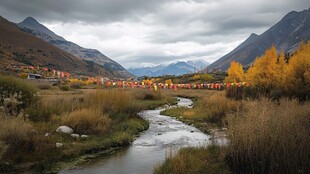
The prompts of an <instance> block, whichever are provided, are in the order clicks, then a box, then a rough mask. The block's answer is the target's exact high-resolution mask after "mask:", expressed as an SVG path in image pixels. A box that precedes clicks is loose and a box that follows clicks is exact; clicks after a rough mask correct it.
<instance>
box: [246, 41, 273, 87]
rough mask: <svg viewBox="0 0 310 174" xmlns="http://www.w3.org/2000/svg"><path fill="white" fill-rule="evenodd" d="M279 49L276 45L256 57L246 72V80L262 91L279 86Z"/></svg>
mask: <svg viewBox="0 0 310 174" xmlns="http://www.w3.org/2000/svg"><path fill="white" fill-rule="evenodd" d="M277 57H278V56H277V50H276V48H275V46H272V47H271V48H270V49H268V50H266V52H265V54H264V55H262V56H261V57H259V58H256V60H255V61H254V63H253V65H252V66H251V67H250V68H249V70H248V71H247V74H246V80H247V81H248V82H250V83H251V84H252V85H253V86H255V87H258V89H260V90H262V92H268V91H270V90H271V89H274V88H275V87H276V86H278V84H277V83H278V80H277V79H278V76H277V73H278V72H277V69H278V68H277V66H278V64H277Z"/></svg>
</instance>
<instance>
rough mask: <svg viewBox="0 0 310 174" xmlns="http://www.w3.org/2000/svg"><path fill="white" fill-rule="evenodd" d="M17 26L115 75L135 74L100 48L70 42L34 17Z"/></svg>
mask: <svg viewBox="0 0 310 174" xmlns="http://www.w3.org/2000/svg"><path fill="white" fill-rule="evenodd" d="M17 26H18V27H19V28H21V29H22V30H24V31H25V32H28V33H31V34H33V35H35V36H37V37H39V38H41V39H43V40H45V41H47V42H49V43H50V44H52V45H54V46H56V47H58V48H60V49H62V50H64V51H66V52H68V53H70V54H72V55H74V56H76V57H78V58H80V59H83V60H88V61H92V62H95V63H97V64H99V65H102V66H103V67H104V69H105V70H106V71H108V72H110V73H111V74H113V76H115V77H119V78H126V77H132V76H133V75H132V74H130V73H128V71H126V70H125V69H124V68H123V67H122V66H121V65H120V64H118V63H116V62H115V61H113V60H111V59H110V58H108V57H107V56H105V55H104V54H102V53H101V52H99V51H98V50H95V49H87V48H83V47H81V46H79V45H77V44H75V43H73V42H69V41H67V40H65V39H64V38H62V37H60V36H58V35H56V34H55V33H54V32H52V31H51V30H49V29H48V28H47V27H45V26H44V25H42V24H40V23H39V22H38V21H36V20H35V19H33V18H32V17H28V18H26V19H25V20H23V21H22V22H20V23H18V24H17Z"/></svg>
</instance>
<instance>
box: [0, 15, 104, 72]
mask: <svg viewBox="0 0 310 174" xmlns="http://www.w3.org/2000/svg"><path fill="white" fill-rule="evenodd" d="M0 60H1V63H0V65H1V66H2V67H3V68H5V67H6V66H8V65H11V64H15V65H38V66H44V67H48V68H53V69H57V70H60V71H67V72H70V73H72V74H82V75H91V76H95V75H98V74H101V75H104V76H106V75H108V73H107V72H106V71H105V70H104V69H103V68H102V67H100V66H99V65H96V64H93V63H90V62H85V61H82V60H80V59H78V58H76V57H75V56H73V55H71V54H69V53H67V52H64V51H62V50H60V49H59V48H57V47H55V46H53V45H50V44H49V43H47V42H45V41H43V40H41V39H39V38H37V37H34V36H32V35H30V34H28V33H25V32H23V31H21V30H20V29H19V28H18V27H16V26H15V25H14V24H13V23H11V22H9V21H7V20H6V19H4V18H2V17H0ZM2 70H3V69H2Z"/></svg>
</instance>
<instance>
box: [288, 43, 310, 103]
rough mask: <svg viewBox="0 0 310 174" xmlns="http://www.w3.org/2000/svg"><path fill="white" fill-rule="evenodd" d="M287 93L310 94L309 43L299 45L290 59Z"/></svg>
mask: <svg viewBox="0 0 310 174" xmlns="http://www.w3.org/2000/svg"><path fill="white" fill-rule="evenodd" d="M287 77H288V78H287V85H288V90H289V92H291V93H293V94H294V95H297V96H298V97H299V96H306V95H308V97H309V94H310V42H309V41H308V43H306V44H304V43H301V45H300V47H299V49H298V50H297V52H296V53H295V54H294V55H293V56H292V57H291V58H290V61H289V65H288V72H287Z"/></svg>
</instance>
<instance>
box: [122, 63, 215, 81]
mask: <svg viewBox="0 0 310 174" xmlns="http://www.w3.org/2000/svg"><path fill="white" fill-rule="evenodd" d="M208 65H209V64H208V63H207V62H205V61H203V60H198V61H187V62H177V63H171V64H169V65H167V66H164V65H158V66H154V67H141V68H130V69H128V71H129V72H131V73H132V74H134V75H136V76H153V77H154V76H162V75H182V74H187V73H193V72H196V71H199V70H203V69H204V68H206V67H207V66H208Z"/></svg>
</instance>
